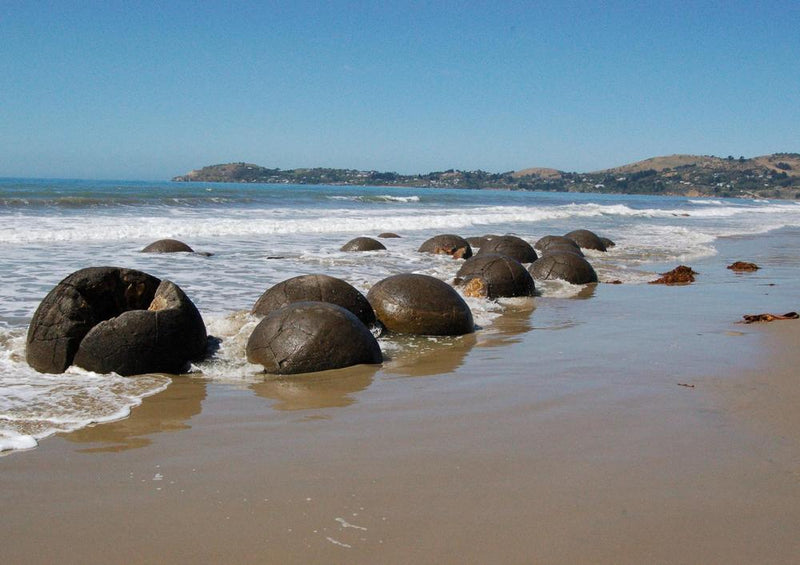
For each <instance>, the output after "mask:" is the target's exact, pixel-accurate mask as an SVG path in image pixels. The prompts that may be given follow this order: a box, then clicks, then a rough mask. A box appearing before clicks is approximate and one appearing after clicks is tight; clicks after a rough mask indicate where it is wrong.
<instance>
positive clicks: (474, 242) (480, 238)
mask: <svg viewBox="0 0 800 565" xmlns="http://www.w3.org/2000/svg"><path fill="white" fill-rule="evenodd" d="M495 237H500V236H499V235H493V234H486V235H475V236H472V237H468V238H467V242H468V243H469V244H470V245H471V246H472V248H473V249H475V248H478V249H480V248H481V247H483V246H484V245H485V244H486V242H487V241H490V240H492V239H494V238H495Z"/></svg>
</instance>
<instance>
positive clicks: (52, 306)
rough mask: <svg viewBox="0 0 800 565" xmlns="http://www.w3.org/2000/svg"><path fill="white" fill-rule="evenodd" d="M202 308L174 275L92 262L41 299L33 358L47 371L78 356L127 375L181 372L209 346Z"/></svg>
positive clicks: (88, 365) (30, 348) (96, 367)
mask: <svg viewBox="0 0 800 565" xmlns="http://www.w3.org/2000/svg"><path fill="white" fill-rule="evenodd" d="M206 341H207V336H206V327H205V324H204V323H203V319H202V317H201V316H200V313H199V312H198V311H197V308H196V307H195V306H194V304H193V303H192V302H191V300H189V298H188V297H187V296H186V295H185V294H184V293H183V291H182V290H181V289H180V288H179V287H178V286H177V285H175V284H174V283H172V282H170V281H160V280H159V279H157V278H155V277H153V276H151V275H148V274H147V273H143V272H141V271H135V270H132V269H121V268H118V267H90V268H87V269H81V270H80V271H76V272H75V273H73V274H71V275H69V276H68V277H67V278H65V279H64V280H63V281H61V282H60V283H59V284H58V285H56V286H55V288H53V289H52V290H51V291H50V292H49V293H48V294H47V296H45V298H44V300H42V302H41V304H40V305H39V307H38V308H37V310H36V312H35V313H34V315H33V318H32V319H31V324H30V327H29V328H28V336H27V345H26V358H27V361H28V364H29V365H30V366H31V367H33V368H34V369H36V370H37V371H39V372H42V373H62V372H64V371H65V370H66V368H67V367H69V366H70V365H72V364H75V365H78V366H80V367H83V368H84V369H87V370H90V371H95V372H98V373H109V372H112V371H113V372H116V373H118V374H120V375H135V374H140V373H152V372H165V373H177V372H179V371H180V370H182V369H183V368H184V367H185V366H186V365H187V364H188V362H189V361H191V360H193V359H197V358H199V357H201V356H202V355H203V354H204V353H205V350H206Z"/></svg>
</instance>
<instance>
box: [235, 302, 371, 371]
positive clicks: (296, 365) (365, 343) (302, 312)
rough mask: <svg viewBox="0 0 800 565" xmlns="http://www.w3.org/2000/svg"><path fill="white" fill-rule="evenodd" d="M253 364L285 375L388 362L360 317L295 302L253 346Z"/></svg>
mask: <svg viewBox="0 0 800 565" xmlns="http://www.w3.org/2000/svg"><path fill="white" fill-rule="evenodd" d="M247 360H248V361H249V362H250V363H254V364H259V365H262V366H263V367H264V370H265V372H267V373H274V374H280V375H290V374H296V373H312V372H316V371H325V370H328V369H339V368H341V367H349V366H351V365H359V364H362V363H366V364H376V363H381V362H382V361H383V356H382V354H381V348H380V346H379V345H378V341H377V340H376V339H375V337H374V336H373V335H372V334H371V333H370V331H369V329H368V328H367V326H365V325H364V324H363V323H362V322H361V320H359V319H358V318H357V317H356V316H355V314H353V313H352V312H350V311H349V310H346V309H345V308H342V307H341V306H337V305H336V304H330V303H328V302H295V303H293V304H289V305H288V306H285V307H284V308H281V309H279V310H275V311H274V312H271V313H270V314H269V315H267V316H266V317H265V318H264V319H263V320H261V322H259V324H258V325H257V326H256V328H255V329H254V330H253V333H252V334H251V335H250V339H249V340H248V341H247Z"/></svg>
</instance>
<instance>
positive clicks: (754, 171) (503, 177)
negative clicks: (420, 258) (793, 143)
mask: <svg viewBox="0 0 800 565" xmlns="http://www.w3.org/2000/svg"><path fill="white" fill-rule="evenodd" d="M172 180H174V181H179V182H247V183H275V184H333V185H337V184H338V185H362V186H412V187H434V188H471V189H482V188H494V189H508V190H547V191H561V192H610V193H626V194H665V195H685V196H723V197H744V198H789V199H795V198H800V154H798V153H775V154H772V155H763V156H760V157H753V158H750V159H745V158H744V157H739V158H734V157H733V156H729V157H715V156H710V155H702V156H701V155H668V156H662V157H652V158H650V159H645V160H644V161H638V162H636V163H630V164H628V165H622V166H620V167H614V168H611V169H605V170H602V171H594V172H589V173H575V172H565V171H559V170H556V169H551V168H543V167H536V168H528V169H522V170H519V171H508V172H504V173H488V172H486V171H481V170H477V171H459V170H454V169H449V170H447V171H437V172H431V173H427V174H423V175H401V174H398V173H394V172H379V171H359V170H355V169H330V168H310V169H289V170H282V169H270V168H267V167H262V166H259V165H254V164H252V163H226V164H221V165H210V166H207V167H203V168H202V169H198V170H195V171H191V172H189V173H187V174H185V175H181V176H177V177H175V178H174V179H172Z"/></svg>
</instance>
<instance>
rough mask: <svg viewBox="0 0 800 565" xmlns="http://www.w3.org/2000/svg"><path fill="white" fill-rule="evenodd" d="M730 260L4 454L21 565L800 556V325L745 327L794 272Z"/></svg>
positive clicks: (167, 396)
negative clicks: (694, 278)
mask: <svg viewBox="0 0 800 565" xmlns="http://www.w3.org/2000/svg"><path fill="white" fill-rule="evenodd" d="M736 245H737V243H736V242H733V243H731V244H730V245H729V247H730V248H731V249H732V251H731V253H736V254H738V251H739V250H738V249H737V248H736ZM766 249H767V250H768V249H769V246H766ZM723 252H724V249H723ZM765 253H766V252H765ZM737 258H739V257H737ZM767 259H768V257H767ZM726 260H727V257H725V256H724V254H723V256H722V257H716V258H712V259H709V261H707V262H706V263H705V264H701V265H699V266H698V270H699V271H700V272H701V273H702V274H703V276H702V277H699V280H698V282H697V283H696V284H693V285H690V286H688V287H656V286H650V285H600V286H599V287H597V288H594V289H592V288H590V289H587V290H586V291H585V292H584V293H583V294H582V295H581V296H580V297H578V298H573V299H543V298H537V299H534V300H518V301H514V302H512V303H511V304H509V305H507V306H506V313H505V314H504V315H503V316H501V317H500V318H499V319H498V320H497V321H496V322H495V323H494V325H493V326H491V327H489V328H484V329H482V330H481V331H479V332H478V333H476V334H475V335H472V336H465V337H463V338H456V339H439V340H428V339H425V338H418V339H417V340H416V341H414V340H412V341H413V343H412V345H414V347H413V348H412V349H409V348H405V349H400V350H397V351H390V352H389V353H388V355H387V360H386V362H385V363H384V364H383V365H382V366H380V367H363V366H362V367H356V368H351V369H344V370H340V371H332V372H327V373H320V374H317V375H315V376H313V377H312V378H309V379H305V380H301V379H298V378H283V379H273V378H270V379H266V380H265V381H264V382H257V383H243V382H238V383H236V382H232V383H220V382H207V381H205V380H203V379H201V378H197V377H178V378H175V379H174V381H173V384H172V385H171V386H170V387H169V388H168V389H167V390H165V391H164V392H162V393H160V394H157V395H155V396H153V397H150V398H147V399H145V401H144V403H143V404H142V406H140V407H138V408H136V409H134V411H133V412H132V414H131V416H130V417H129V418H127V419H125V420H122V421H119V422H114V423H110V424H104V425H98V426H95V427H92V428H87V429H84V430H81V431H79V432H77V433H72V434H67V435H63V436H58V437H52V438H48V439H45V440H44V441H42V443H41V445H40V446H39V447H38V448H36V449H34V450H32V451H28V452H23V453H15V454H13V455H10V456H7V457H2V458H0V487H1V488H0V505H2V508H3V521H2V525H1V526H0V562H2V563H4V564H12V563H26V564H36V563H76V564H77V563H81V564H92V563H192V564H195V563H209V562H215V563H345V562H347V563H437V564H443V563H444V564H447V563H453V564H456V563H458V564H462V563H559V564H560V563H564V564H567V563H569V564H573V563H593V564H594V563H601V564H603V563H609V564H611V563H614V564H620V563H623V564H624V563H631V564H634V563H635V564H640V563H687V564H689V563H692V564H694V563H720V564H721V563H725V564H731V563H742V564H744V563H747V564H751V563H786V564H788V563H796V562H797V555H800V536H798V535H797V532H798V531H800V503H799V502H800V439H798V435H797V430H798V429H800V412H799V411H798V410H797V406H798V405H799V404H798V401H799V400H800V381H798V378H799V377H798V373H799V371H798V369H797V367H799V366H800V351H798V350H797V348H796V344H797V343H799V342H800V341H799V340H800V321H779V322H773V323H770V324H754V325H740V324H736V323H735V322H736V320H737V319H740V317H741V315H742V314H744V313H755V312H759V311H773V312H781V313H782V312H785V311H788V310H792V309H796V304H793V303H792V302H793V300H794V298H795V296H796V292H795V287H794V286H792V284H794V283H791V284H790V283H789V282H788V281H791V280H793V278H792V277H789V276H785V277H783V278H779V279H776V280H779V282H780V284H778V285H776V286H772V284H773V283H772V282H771V281H772V279H771V278H770V277H771V276H772V275H770V274H769V272H768V271H767V272H766V274H763V273H764V271H766V270H764V271H762V274H755V275H747V276H735V275H733V274H731V273H730V272H728V271H725V269H724V265H725V264H726V263H725V261H726ZM785 261H786V260H785V258H784V257H779V258H776V259H775V262H776V264H778V263H781V264H783V263H785ZM787 268H789V269H793V268H794V266H790V267H787ZM720 285H723V286H724V288H725V292H724V293H722V292H719V289H720V288H723V286H720ZM762 306H763V308H762ZM410 351H411V353H410Z"/></svg>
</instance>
